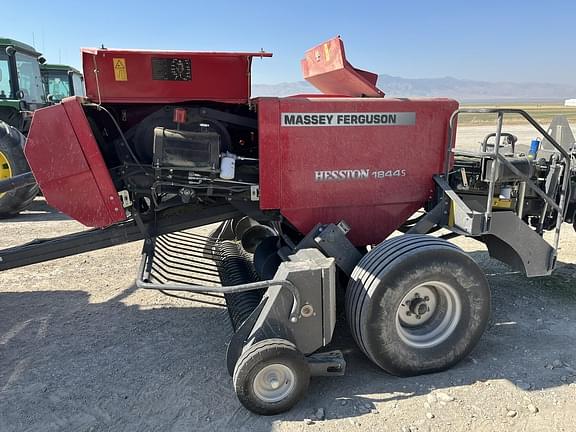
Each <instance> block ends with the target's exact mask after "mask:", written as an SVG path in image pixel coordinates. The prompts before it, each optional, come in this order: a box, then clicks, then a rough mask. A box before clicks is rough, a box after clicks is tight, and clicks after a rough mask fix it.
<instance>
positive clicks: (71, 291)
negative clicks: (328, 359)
mask: <svg viewBox="0 0 576 432" xmlns="http://www.w3.org/2000/svg"><path fill="white" fill-rule="evenodd" d="M78 228H79V225H78V224H77V223H75V222H73V221H70V220H68V219H67V218H65V217H64V216H62V215H60V214H58V213H56V212H53V211H51V210H50V209H49V208H47V207H46V206H45V205H44V204H43V202H42V201H37V202H36V203H35V206H34V208H33V209H32V211H30V212H27V213H26V214H24V215H22V216H21V217H19V218H17V219H13V220H8V221H3V222H2V223H0V232H1V233H2V235H1V236H0V247H5V246H10V245H16V244H20V243H23V242H25V241H29V240H31V239H33V238H38V237H47V236H54V235H58V234H63V233H66V232H70V231H74V230H76V229H78ZM457 243H458V244H459V245H461V246H462V247H463V248H464V249H465V250H467V251H469V252H470V253H471V254H472V256H473V257H474V258H475V259H476V260H477V261H478V262H479V263H480V264H481V265H482V267H483V268H484V270H485V271H486V273H487V274H488V275H489V279H490V282H491V286H492V289H493V315H492V319H491V323H490V325H489V328H488V330H487V332H486V334H485V336H484V337H483V339H482V340H481V342H480V344H479V346H478V347H477V349H476V350H475V351H474V352H473V353H472V355H471V356H470V357H468V358H467V359H466V360H465V361H463V362H462V363H461V364H459V365H458V366H456V367H455V368H453V369H451V370H449V371H447V372H444V373H439V374H433V375H427V376H422V377H415V378H404V379H401V378H396V377H392V376H389V375H387V374H385V373H383V372H381V371H380V370H379V369H377V368H376V367H375V366H373V365H372V364H371V363H370V362H369V361H368V360H367V359H366V358H365V357H364V356H363V355H362V354H361V353H360V352H359V350H358V349H356V347H355V346H354V342H353V340H352V338H351V337H350V335H349V333H348V330H347V328H346V325H345V323H343V322H340V325H339V328H338V330H337V333H338V336H337V337H336V340H335V341H334V342H333V347H334V348H335V349H336V348H337V349H342V350H343V351H344V353H345V357H346V360H347V362H348V368H347V374H346V376H345V377H341V378H317V379H313V381H312V384H311V388H310V392H309V394H308V396H307V397H306V399H305V400H303V401H302V402H301V403H300V404H299V405H298V406H297V407H296V408H295V409H294V410H292V411H291V412H289V413H287V414H284V415H279V416H274V417H258V416H255V415H252V414H250V413H249V412H247V411H246V410H245V409H244V408H243V407H242V406H241V405H240V404H239V403H238V402H237V400H236V397H235V396H234V393H233V392H232V389H231V379H230V377H229V376H228V374H227V372H226V369H225V365H224V358H225V350H226V343H227V341H228V339H229V337H230V335H231V332H232V330H231V327H230V325H229V324H228V321H227V313H226V311H225V310H224V309H222V308H220V307H217V306H207V305H201V304H196V303H191V302H187V301H183V300H178V299H173V298H168V297H165V296H163V295H162V294H159V293H155V292H145V291H142V290H137V289H136V288H135V287H134V284H133V281H134V276H135V272H136V269H137V266H138V263H139V254H140V244H131V245H126V246H122V247H116V248H112V249H108V250H102V251H97V252H93V253H88V254H84V255H81V256H76V257H71V258H66V259H62V260H58V261H53V262H48V263H44V264H39V265H34V266H30V267H27V268H22V269H16V270H12V271H7V272H4V273H1V274H0V431H2V432H10V431H34V432H37V431H109V430H110V431H149V430H150V431H203V430H247V431H297V430H306V431H315V430H317V431H321V430H327V431H337V430H359V431H360V430H362V431H388V430H389V431H413V432H414V431H462V430H470V429H471V430H481V431H483V430H485V431H494V430H502V431H515V430H518V431H520V430H522V431H525V430H528V431H563V430H564V431H572V430H574V429H575V426H574V413H575V412H576V307H575V306H576V248H575V245H576V233H575V232H574V230H573V229H572V227H570V226H565V231H564V232H563V240H562V250H561V251H560V256H559V260H560V264H559V269H558V270H557V271H556V273H555V274H554V275H553V276H551V277H549V278H538V279H527V278H525V277H524V276H522V275H520V274H514V273H510V271H509V269H508V268H507V267H505V266H503V265H501V264H499V263H498V262H495V261H493V260H490V259H489V258H488V256H487V254H486V252H485V249H484V247H483V245H481V244H479V243H477V242H475V241H472V240H459V241H457ZM319 408H322V409H324V411H325V416H326V419H325V420H323V421H322V420H314V417H315V413H316V412H317V410H318V409H319ZM305 419H312V420H313V422H312V424H308V423H310V422H305V421H304V420H305Z"/></svg>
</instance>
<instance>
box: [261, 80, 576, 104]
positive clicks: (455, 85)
mask: <svg viewBox="0 0 576 432" xmlns="http://www.w3.org/2000/svg"><path fill="white" fill-rule="evenodd" d="M378 87H379V88H380V89H382V90H383V91H384V92H385V93H386V95H387V96H389V97H450V98H454V99H458V100H460V101H462V102H496V101H502V102H506V101H508V102H529V101H535V102H536V101H550V102H552V101H561V100H564V99H569V98H574V97H576V86H570V85H563V84H547V83H512V82H487V81H472V80H462V79H457V78H452V77H446V78H418V79H412V78H401V77H395V76H391V75H379V76H378ZM317 92H318V91H317V90H316V89H315V88H314V87H312V86H311V85H310V84H308V83H307V82H306V81H297V82H287V83H279V84H254V85H253V86H252V95H253V96H288V95H293V94H301V93H317Z"/></svg>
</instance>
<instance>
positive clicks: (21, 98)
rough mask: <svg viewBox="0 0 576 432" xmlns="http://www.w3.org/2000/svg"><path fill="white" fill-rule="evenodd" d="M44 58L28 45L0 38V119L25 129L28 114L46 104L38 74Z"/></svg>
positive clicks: (28, 121)
mask: <svg viewBox="0 0 576 432" xmlns="http://www.w3.org/2000/svg"><path fill="white" fill-rule="evenodd" d="M44 61H45V60H44V58H43V57H41V54H40V53H39V52H37V51H36V50H35V49H34V48H33V47H31V46H30V45H27V44H24V43H22V42H18V41H15V40H12V39H5V38H0V120H2V121H4V122H6V123H8V124H9V125H11V126H14V127H15V128H17V129H19V130H21V131H23V132H25V131H27V129H28V127H29V124H30V120H31V115H27V114H26V113H30V112H31V111H34V110H36V109H38V108H42V107H43V106H46V105H47V99H46V94H45V92H44V86H43V84H42V77H41V75H40V63H43V62H44Z"/></svg>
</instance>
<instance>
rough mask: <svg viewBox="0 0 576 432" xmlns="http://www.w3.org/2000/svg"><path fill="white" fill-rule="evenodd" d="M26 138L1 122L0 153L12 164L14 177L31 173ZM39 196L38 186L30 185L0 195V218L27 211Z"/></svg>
mask: <svg viewBox="0 0 576 432" xmlns="http://www.w3.org/2000/svg"><path fill="white" fill-rule="evenodd" d="M25 140H26V138H25V137H24V135H22V134H21V133H20V132H19V131H18V129H16V128H14V127H12V126H9V125H8V124H6V123H4V122H2V121H0V152H2V154H3V155H4V156H5V157H6V159H7V160H8V163H9V164H10V169H11V172H12V176H16V175H18V174H24V173H26V172H29V171H30V167H29V166H28V162H26V157H25V156H24V151H23V145H24V142H25ZM36 195H38V186H37V185H30V186H24V187H21V188H18V189H14V190H11V191H8V192H5V193H3V194H0V218H9V217H13V216H15V215H17V214H18V213H19V212H21V211H22V210H24V209H26V208H27V207H28V206H29V205H30V204H31V203H32V201H34V198H35V197H36Z"/></svg>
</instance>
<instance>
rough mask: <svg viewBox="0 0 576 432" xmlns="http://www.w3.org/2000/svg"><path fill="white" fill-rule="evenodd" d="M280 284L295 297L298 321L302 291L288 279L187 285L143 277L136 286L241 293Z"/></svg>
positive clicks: (292, 319)
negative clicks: (165, 282)
mask: <svg viewBox="0 0 576 432" xmlns="http://www.w3.org/2000/svg"><path fill="white" fill-rule="evenodd" d="M277 285H280V286H281V287H282V288H286V289H287V290H288V291H290V293H291V294H292V296H293V297H294V303H293V304H292V310H291V312H290V322H293V323H295V322H297V321H298V313H299V311H300V293H299V292H298V289H297V288H296V286H295V285H294V284H293V283H292V282H290V281H289V280H287V279H272V280H266V281H258V282H250V283H247V284H241V285H229V286H202V285H187V284H180V283H167V284H156V283H151V282H147V281H145V280H142V279H140V278H139V279H138V280H137V281H136V286H137V287H138V288H142V289H152V290H164V291H183V292H191V293H216V294H233V293H241V292H246V291H255V290H260V289H268V288H270V287H272V286H277Z"/></svg>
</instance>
